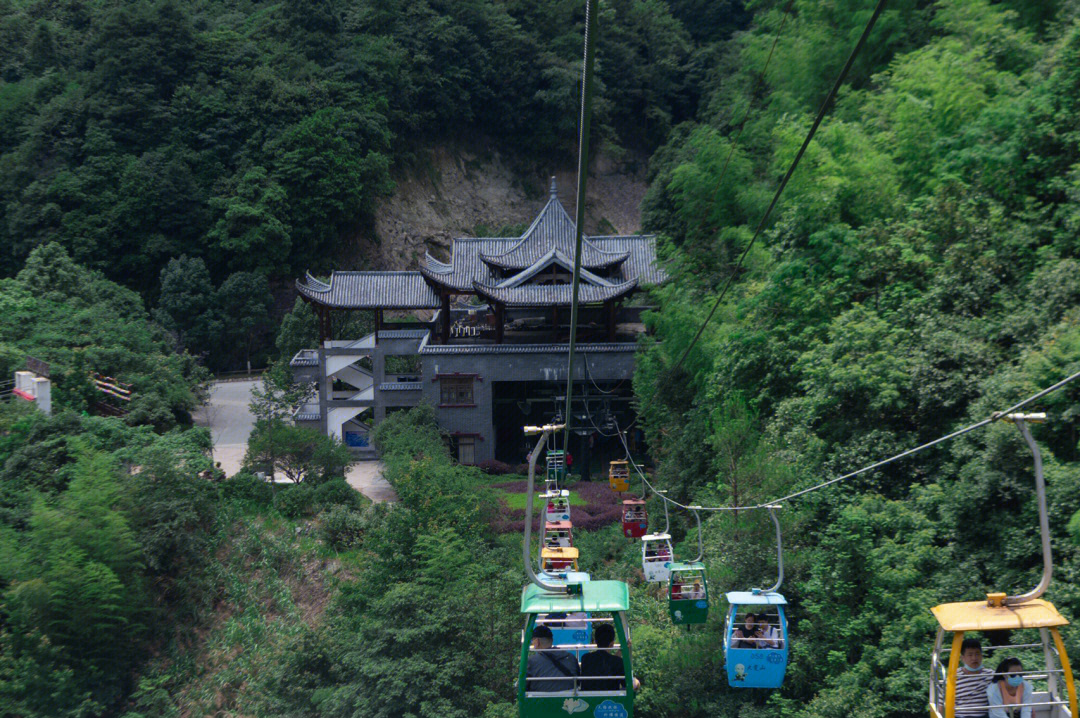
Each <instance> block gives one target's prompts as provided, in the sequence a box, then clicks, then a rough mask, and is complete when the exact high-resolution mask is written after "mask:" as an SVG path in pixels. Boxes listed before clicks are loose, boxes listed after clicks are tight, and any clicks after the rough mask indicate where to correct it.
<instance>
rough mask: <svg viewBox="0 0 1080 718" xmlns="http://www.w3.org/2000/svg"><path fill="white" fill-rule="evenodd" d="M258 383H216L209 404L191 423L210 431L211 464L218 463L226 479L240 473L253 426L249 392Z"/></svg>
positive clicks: (255, 380) (251, 380)
mask: <svg viewBox="0 0 1080 718" xmlns="http://www.w3.org/2000/svg"><path fill="white" fill-rule="evenodd" d="M258 383H259V380H258V379H243V380H239V381H217V382H214V383H213V384H212V385H211V386H210V400H209V401H208V402H207V403H206V404H205V405H204V406H202V407H201V408H200V409H199V410H198V411H197V412H196V414H195V423H196V424H198V425H199V426H206V427H209V428H210V438H211V439H213V441H214V461H220V462H221V468H222V469H223V470H224V471H225V475H226V476H232V475H233V474H235V473H236V472H237V471H239V470H240V464H241V463H242V462H243V461H244V452H246V451H247V440H248V436H249V435H250V434H251V430H252V428H254V426H255V417H254V416H252V414H251V411H250V410H249V409H248V404H249V403H250V402H251V390H252V389H253V388H254V387H256V386H258Z"/></svg>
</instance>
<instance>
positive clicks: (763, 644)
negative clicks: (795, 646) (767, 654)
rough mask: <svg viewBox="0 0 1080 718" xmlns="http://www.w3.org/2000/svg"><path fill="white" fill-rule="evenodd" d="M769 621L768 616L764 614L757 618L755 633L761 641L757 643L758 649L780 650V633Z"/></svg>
mask: <svg viewBox="0 0 1080 718" xmlns="http://www.w3.org/2000/svg"><path fill="white" fill-rule="evenodd" d="M769 619H770V616H766V615H764V614H762V615H761V616H760V617H759V618H758V624H757V633H758V637H759V638H760V639H761V640H759V641H758V645H757V647H758V648H780V647H781V644H782V643H783V640H781V638H780V631H779V630H778V629H777V628H776V626H774V625H772V624H771V623H770V622H769Z"/></svg>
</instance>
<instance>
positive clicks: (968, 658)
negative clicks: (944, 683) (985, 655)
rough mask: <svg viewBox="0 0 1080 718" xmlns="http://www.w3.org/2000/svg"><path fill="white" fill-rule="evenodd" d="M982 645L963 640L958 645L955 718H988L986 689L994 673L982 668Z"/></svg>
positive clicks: (977, 640) (969, 639)
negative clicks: (958, 666) (958, 663)
mask: <svg viewBox="0 0 1080 718" xmlns="http://www.w3.org/2000/svg"><path fill="white" fill-rule="evenodd" d="M982 660H983V659H982V643H980V642H979V639H978V638H965V639H964V640H963V642H962V643H961V644H960V668H958V669H957V673H956V718H989V715H990V708H989V703H987V700H986V693H987V689H988V688H989V687H990V682H991V681H992V680H993V678H994V672H993V671H992V670H990V669H989V668H986V667H985V666H983V662H982Z"/></svg>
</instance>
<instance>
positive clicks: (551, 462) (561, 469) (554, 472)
mask: <svg viewBox="0 0 1080 718" xmlns="http://www.w3.org/2000/svg"><path fill="white" fill-rule="evenodd" d="M546 481H547V482H548V483H549V484H551V483H554V484H555V485H556V486H562V484H563V483H565V482H566V452H565V451H562V450H561V449H548V452H547V475H546Z"/></svg>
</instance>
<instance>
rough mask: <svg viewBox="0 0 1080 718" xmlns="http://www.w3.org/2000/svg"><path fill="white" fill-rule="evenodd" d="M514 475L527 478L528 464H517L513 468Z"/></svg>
mask: <svg viewBox="0 0 1080 718" xmlns="http://www.w3.org/2000/svg"><path fill="white" fill-rule="evenodd" d="M514 473H515V474H518V475H519V476H528V475H529V465H528V464H518V465H517V466H515V467H514Z"/></svg>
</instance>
